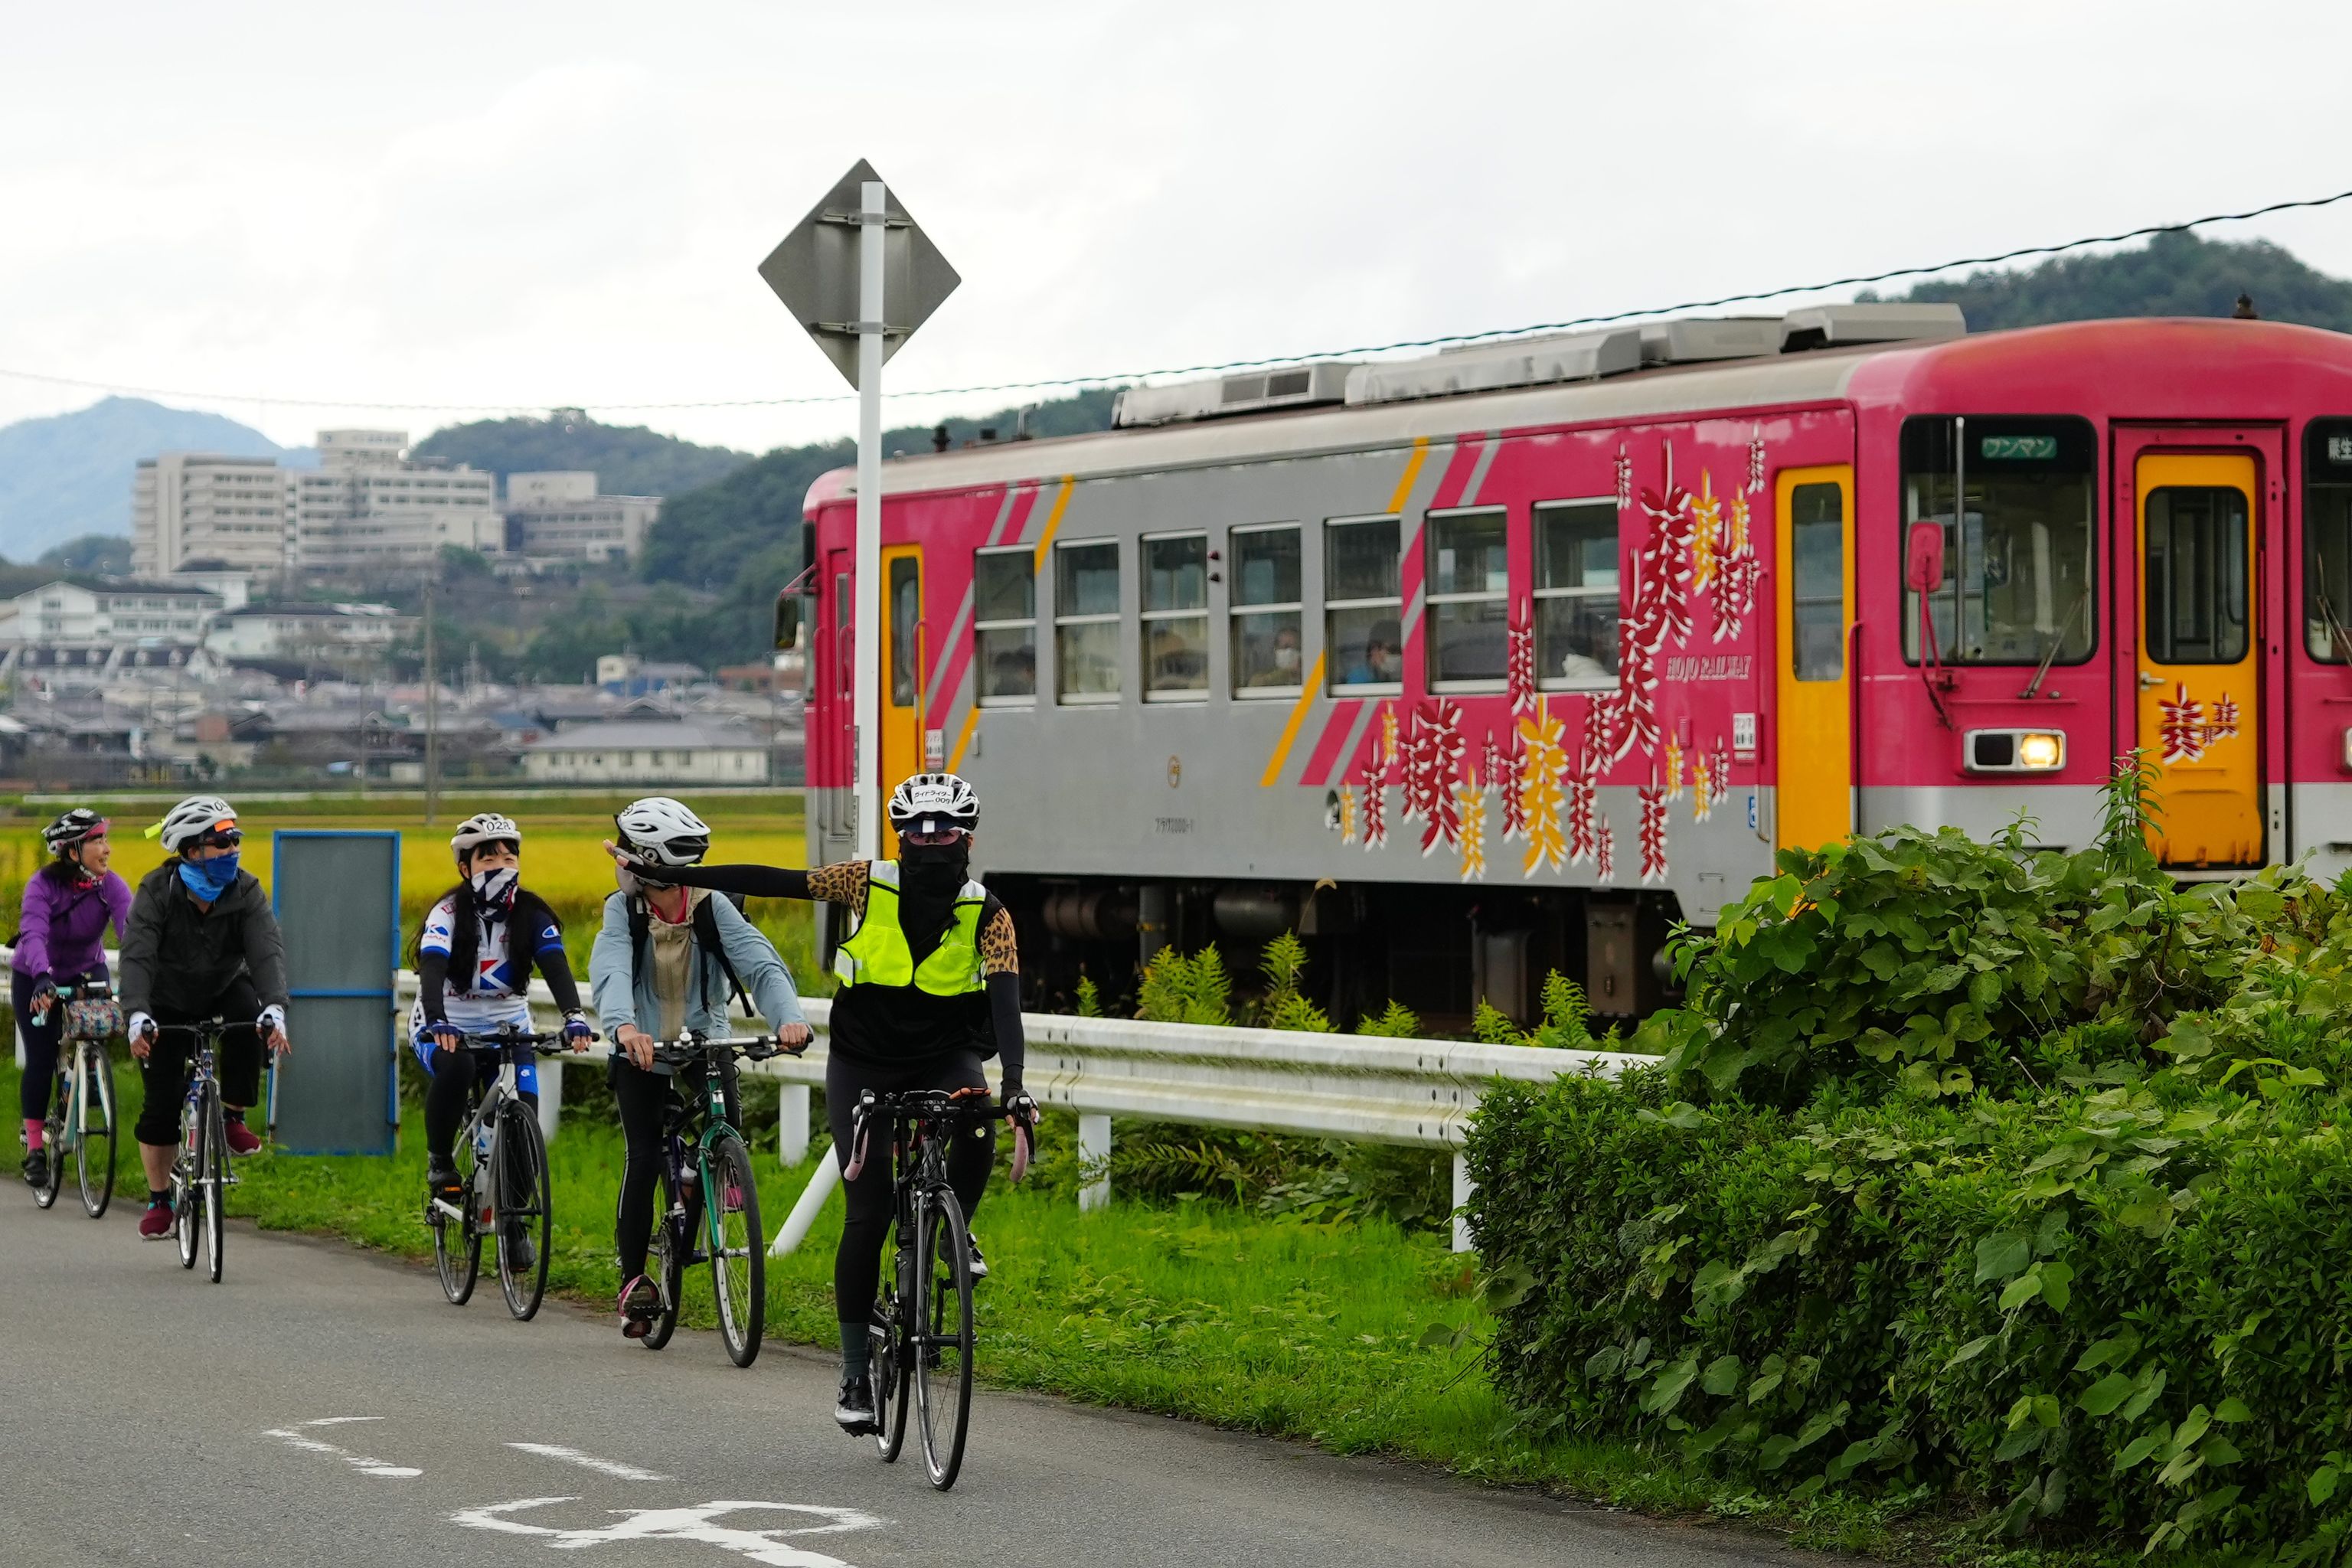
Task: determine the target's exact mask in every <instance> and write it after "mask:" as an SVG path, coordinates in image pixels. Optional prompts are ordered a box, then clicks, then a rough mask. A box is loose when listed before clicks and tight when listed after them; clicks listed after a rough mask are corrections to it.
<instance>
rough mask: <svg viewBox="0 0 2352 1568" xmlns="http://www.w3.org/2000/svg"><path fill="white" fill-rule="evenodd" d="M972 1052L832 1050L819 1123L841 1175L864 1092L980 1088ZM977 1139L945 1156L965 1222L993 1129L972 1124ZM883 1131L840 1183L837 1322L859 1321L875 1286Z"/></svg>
mask: <svg viewBox="0 0 2352 1568" xmlns="http://www.w3.org/2000/svg"><path fill="white" fill-rule="evenodd" d="M987 1087H988V1079H986V1078H984V1077H982V1074H981V1070H980V1053H979V1052H977V1051H950V1052H948V1053H947V1054H946V1055H944V1056H937V1057H928V1058H924V1059H923V1060H921V1061H918V1062H906V1063H899V1064H892V1065H887V1066H886V1065H884V1064H882V1063H880V1062H869V1061H859V1060H856V1059H853V1058H849V1057H846V1056H844V1055H843V1054H842V1053H841V1051H840V1050H839V1049H838V1048H836V1049H835V1051H834V1053H833V1055H832V1056H831V1057H830V1058H827V1060H826V1062H825V1068H824V1119H825V1122H826V1124H827V1125H828V1126H829V1127H831V1128H832V1130H833V1152H834V1157H835V1159H837V1160H839V1161H840V1162H841V1168H842V1170H843V1171H844V1172H845V1173H846V1172H847V1171H848V1169H849V1157H850V1142H851V1140H852V1139H853V1138H855V1137H856V1128H855V1118H856V1114H857V1097H858V1096H859V1095H861V1094H863V1093H864V1092H865V1091H866V1090H867V1089H872V1090H873V1091H874V1092H875V1093H877V1094H891V1093H896V1092H898V1091H899V1090H903V1089H975V1088H976V1089H985V1088H987ZM980 1133H981V1136H979V1137H977V1138H971V1137H960V1138H958V1139H957V1140H956V1141H955V1146H954V1149H953V1151H952V1152H950V1154H949V1155H948V1183H949V1184H950V1186H952V1187H954V1188H955V1195H956V1202H958V1203H960V1204H961V1205H963V1215H964V1218H965V1219H967V1220H969V1219H970V1218H971V1216H972V1212H973V1211H974V1210H976V1209H978V1208H979V1207H980V1197H981V1194H982V1193H983V1192H985V1191H986V1190H987V1188H988V1172H989V1168H990V1166H992V1164H994V1163H995V1160H996V1123H994V1122H993V1121H984V1122H982V1123H981V1125H980ZM888 1135H889V1130H888V1129H887V1128H877V1129H876V1130H875V1131H874V1132H873V1133H872V1134H871V1138H872V1142H871V1145H870V1146H869V1147H868V1148H867V1150H866V1166H865V1168H864V1169H863V1170H861V1171H859V1172H858V1173H857V1179H856V1181H854V1182H847V1183H845V1198H846V1200H847V1205H848V1214H847V1217H846V1218H845V1219H844V1220H843V1222H842V1226H841V1246H840V1248H839V1249H838V1250H836V1251H835V1253H834V1255H833V1305H834V1315H835V1317H836V1318H837V1319H839V1320H840V1321H842V1322H845V1323H857V1322H863V1321H865V1320H866V1311H867V1310H868V1309H869V1308H870V1307H871V1306H872V1305H873V1302H874V1299H875V1297H876V1296H877V1295H878V1294H879V1293H880V1289H881V1284H882V1243H883V1241H884V1240H885V1239H886V1238H887V1237H888V1236H889V1234H890V1211H891V1208H892V1206H893V1205H894V1203H895V1201H896V1197H897V1194H896V1192H895V1190H894V1187H893V1184H892V1179H891V1170H890V1151H889V1149H888V1148H887V1146H886V1145H885V1142H884V1140H885V1139H887V1137H888Z"/></svg>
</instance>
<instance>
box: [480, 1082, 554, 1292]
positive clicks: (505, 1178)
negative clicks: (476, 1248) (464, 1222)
mask: <svg viewBox="0 0 2352 1568" xmlns="http://www.w3.org/2000/svg"><path fill="white" fill-rule="evenodd" d="M491 1157H492V1158H493V1159H494V1160H495V1161H496V1162H497V1163H495V1164H494V1165H492V1166H491V1170H492V1172H493V1173H495V1174H496V1176H497V1178H498V1193H499V1205H498V1208H499V1221H498V1224H499V1236H498V1247H499V1291H500V1292H501V1293H502V1294H503V1295H504V1296H505V1297H506V1299H507V1310H508V1311H509V1312H511V1313H513V1314H514V1318H515V1321H517V1322H521V1323H527V1322H529V1321H530V1320H531V1315H532V1314H533V1313H535V1312H537V1311H538V1310H539V1302H540V1298H541V1297H542V1296H544V1295H545V1294H546V1293H547V1240H548V1230H549V1224H548V1218H549V1212H550V1204H549V1198H548V1186H547V1144H546V1142H545V1141H544V1140H542V1139H541V1136H540V1131H539V1118H538V1117H537V1116H535V1115H533V1114H532V1113H531V1109H530V1106H528V1105H525V1104H524V1103H523V1102H522V1101H521V1100H508V1101H507V1102H506V1106H505V1108H504V1109H503V1110H500V1111H499V1131H498V1136H497V1139H496V1140H495V1142H494V1144H493V1148H492V1151H491ZM518 1243H520V1245H521V1247H523V1248H527V1249H528V1250H529V1251H530V1258H528V1259H527V1260H526V1259H523V1258H517V1257H516V1256H515V1254H516V1252H517V1250H518V1246H517V1244H518Z"/></svg>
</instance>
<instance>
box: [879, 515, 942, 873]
mask: <svg viewBox="0 0 2352 1568" xmlns="http://www.w3.org/2000/svg"><path fill="white" fill-rule="evenodd" d="M882 627H883V633H882V733H881V735H880V737H879V739H880V741H881V745H880V748H879V752H878V754H879V757H880V761H881V766H882V778H881V781H880V782H881V787H882V798H883V800H884V801H886V802H887V801H888V800H889V798H890V792H891V791H892V790H894V789H897V788H898V782H899V781H900V780H901V779H903V778H905V777H906V776H907V775H908V773H920V772H922V769H923V710H924V708H925V706H926V705H927V702H928V700H929V693H928V692H926V691H925V690H924V689H923V679H924V675H925V670H924V666H923V661H924V659H925V658H927V657H928V656H929V652H930V650H929V648H927V647H924V640H925V639H924V636H923V633H924V631H925V626H924V623H923V551H922V547H921V546H920V545H916V544H899V545H893V546H891V547H889V548H887V549H886V550H884V551H883V552H882ZM881 842H882V856H883V858H885V859H895V858H897V857H898V835H897V834H895V833H893V832H891V831H890V819H889V817H888V816H884V817H883V819H882V839H881Z"/></svg>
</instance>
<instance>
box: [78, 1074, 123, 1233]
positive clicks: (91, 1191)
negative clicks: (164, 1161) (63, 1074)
mask: <svg viewBox="0 0 2352 1568" xmlns="http://www.w3.org/2000/svg"><path fill="white" fill-rule="evenodd" d="M81 1063H82V1070H81V1071H80V1072H79V1073H78V1074H76V1075H75V1078H74V1083H75V1086H76V1093H77V1095H78V1096H79V1104H78V1110H79V1120H80V1121H81V1126H80V1129H79V1131H77V1132H76V1133H75V1134H74V1174H75V1177H76V1178H77V1179H78V1180H79V1183H80V1184H81V1206H82V1212H83V1213H85V1214H87V1215H89V1217H90V1218H92V1219H99V1218H101V1217H103V1216H104V1215H105V1214H106V1205H108V1204H109V1203H111V1202H112V1201H113V1199H114V1058H112V1057H111V1056H110V1055H108V1054H107V1049H106V1042H105V1041H104V1040H85V1041H83V1042H82V1045H81Z"/></svg>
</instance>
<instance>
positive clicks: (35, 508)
mask: <svg viewBox="0 0 2352 1568" xmlns="http://www.w3.org/2000/svg"><path fill="white" fill-rule="evenodd" d="M162 452H220V453H225V454H226V455H227V456H230V457H235V458H278V459H279V460H281V461H291V462H293V463H295V464H297V465H298V466H299V465H301V464H302V463H303V461H304V459H305V458H310V454H309V453H308V452H307V451H306V450H305V451H290V450H289V449H288V448H286V447H280V446H278V444H277V443H276V442H275V441H272V440H271V439H270V438H269V437H267V436H264V435H263V434H262V433H261V432H260V431H258V430H256V429H253V428H251V427H250V426H244V425H240V424H238V423H237V422H236V420H234V419H229V418H225V417H223V416H220V415H218V414H200V413H198V412H196V411H195V410H194V409H189V408H166V407H164V406H163V405H162V404H160V403H150V402H148V401H147V400H146V399H145V398H143V397H109V398H105V399H102V400H100V402H97V403H93V404H91V405H89V407H88V408H85V409H82V410H80V411H79V412H78V413H74V414H59V415H55V416H50V417H48V418H45V419H20V420H18V421H17V422H16V424H14V425H8V426H0V555H5V556H7V557H8V558H9V559H10V560H14V561H26V560H30V559H31V558H32V557H34V556H36V555H37V554H39V553H40V552H42V551H44V550H47V549H48V548H50V547H51V546H52V545H58V544H63V543H65V542H68V541H69V540H73V539H75V538H77V537H79V535H82V534H85V533H112V534H128V533H129V532H130V531H131V468H132V467H133V466H134V465H135V464H137V463H138V462H139V461H140V459H142V458H152V457H154V456H156V455H157V454H158V453H162ZM310 460H312V461H315V460H316V459H315V458H310Z"/></svg>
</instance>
